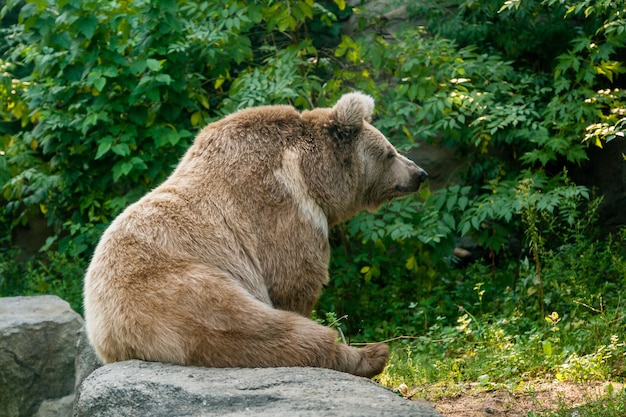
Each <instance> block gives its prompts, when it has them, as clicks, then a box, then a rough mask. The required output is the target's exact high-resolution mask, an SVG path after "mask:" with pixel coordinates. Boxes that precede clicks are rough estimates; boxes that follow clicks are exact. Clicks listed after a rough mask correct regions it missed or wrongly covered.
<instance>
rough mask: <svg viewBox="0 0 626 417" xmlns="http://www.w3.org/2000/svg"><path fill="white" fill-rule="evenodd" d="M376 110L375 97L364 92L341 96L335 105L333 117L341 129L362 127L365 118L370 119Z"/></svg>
mask: <svg viewBox="0 0 626 417" xmlns="http://www.w3.org/2000/svg"><path fill="white" fill-rule="evenodd" d="M373 111H374V99H373V98H372V97H370V96H368V95H367V94H363V93H358V92H355V93H348V94H344V95H343V96H341V98H340V99H339V101H337V103H336V104H335V106H334V107H333V115H334V117H333V119H334V120H335V123H336V124H337V127H339V128H340V129H342V130H343V129H348V130H353V129H357V130H359V129H361V128H362V127H363V120H367V121H370V120H371V118H372V112H373Z"/></svg>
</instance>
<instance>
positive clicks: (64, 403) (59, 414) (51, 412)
mask: <svg viewBox="0 0 626 417" xmlns="http://www.w3.org/2000/svg"><path fill="white" fill-rule="evenodd" d="M74 398H75V395H74V394H71V395H68V396H66V397H62V398H58V399H56V400H45V401H44V402H42V403H41V405H40V406H39V409H38V410H37V413H36V414H35V415H34V416H33V417H71V416H72V409H73V406H74Z"/></svg>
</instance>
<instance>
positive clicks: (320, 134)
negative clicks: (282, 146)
mask: <svg viewBox="0 0 626 417" xmlns="http://www.w3.org/2000/svg"><path fill="white" fill-rule="evenodd" d="M373 110H374V99H373V98H372V97H370V96H368V95H365V94H362V93H358V92H355V93H348V94H345V95H343V96H342V97H341V98H340V99H339V101H337V103H336V104H335V105H334V106H333V107H332V108H330V109H321V108H320V109H314V110H311V111H308V112H304V113H302V120H303V122H304V123H305V125H306V130H307V131H308V132H309V133H308V136H309V138H310V143H311V148H312V149H314V151H313V152H310V153H309V155H308V157H305V158H303V160H302V165H301V167H302V170H303V172H304V174H305V175H304V177H305V178H306V180H307V181H308V182H309V184H308V188H309V190H311V192H312V194H313V196H314V198H316V200H317V201H318V204H320V206H321V207H322V208H323V209H324V210H325V212H326V215H327V217H328V221H329V223H330V224H331V225H332V224H335V223H338V222H340V221H343V220H346V219H347V218H349V217H351V216H353V215H354V214H356V213H357V212H359V211H362V210H376V209H378V208H379V207H380V205H381V204H383V203H384V202H386V201H389V200H391V199H393V198H396V197H401V196H405V195H408V194H411V193H414V192H416V191H417V190H418V189H419V187H420V184H421V183H422V182H424V181H425V180H426V178H428V174H427V173H426V171H424V170H423V169H422V168H420V167H419V166H417V165H416V164H415V163H414V162H413V161H411V160H409V159H408V158H405V157H404V156H402V155H400V154H399V153H398V151H397V150H396V149H395V148H394V146H393V145H392V144H391V143H389V141H388V140H387V138H386V137H385V136H384V135H383V134H382V133H381V132H380V131H379V130H378V129H376V128H375V127H374V126H372V125H371V124H370V121H371V117H372V112H373ZM320 148H322V149H320Z"/></svg>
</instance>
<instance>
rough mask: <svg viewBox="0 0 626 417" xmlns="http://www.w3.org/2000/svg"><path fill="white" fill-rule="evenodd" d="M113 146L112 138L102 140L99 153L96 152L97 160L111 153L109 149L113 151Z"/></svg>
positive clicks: (107, 137) (106, 137)
mask: <svg viewBox="0 0 626 417" xmlns="http://www.w3.org/2000/svg"><path fill="white" fill-rule="evenodd" d="M112 144H113V137H112V136H105V137H104V138H102V140H101V141H100V144H99V145H98V151H97V152H96V157H95V159H100V158H102V156H103V155H104V154H106V153H107V152H108V151H109V149H111V145H112Z"/></svg>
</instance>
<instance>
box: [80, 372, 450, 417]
mask: <svg viewBox="0 0 626 417" xmlns="http://www.w3.org/2000/svg"><path fill="white" fill-rule="evenodd" d="M74 411H75V416H76V417H104V416H106V417H122V416H151V417H176V416H242V417H245V416H272V417H281V416H290V417H291V416H326V417H332V416H342V417H349V416H360V417H366V416H377V417H378V416H394V417H402V416H415V417H440V415H439V414H438V413H437V412H436V411H435V410H434V409H433V408H431V407H430V406H428V405H425V404H422V403H417V402H412V401H409V400H405V399H403V398H401V397H399V396H398V395H396V394H394V393H393V392H391V391H389V390H388V389H386V388H383V387H381V386H380V385H378V384H376V383H375V382H372V381H370V380H369V379H366V378H361V377H357V376H353V375H349V374H346V373H342V372H337V371H333V370H330V369H323V368H226V369H216V368H197V367H186V366H177V365H170V364H163V363H150V362H142V361H127V362H118V363H114V364H109V365H105V366H103V367H101V368H99V369H97V370H96V371H95V372H93V373H92V374H91V375H89V376H88V377H87V378H86V379H85V380H84V381H83V384H82V386H81V388H80V391H79V392H78V396H77V400H76V405H75V409H74Z"/></svg>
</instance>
